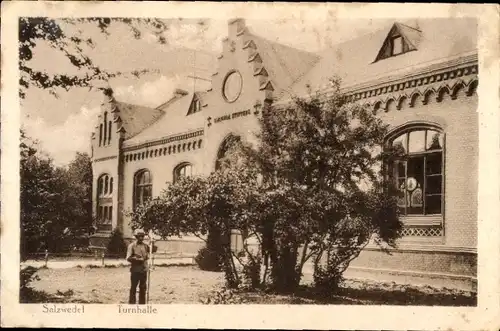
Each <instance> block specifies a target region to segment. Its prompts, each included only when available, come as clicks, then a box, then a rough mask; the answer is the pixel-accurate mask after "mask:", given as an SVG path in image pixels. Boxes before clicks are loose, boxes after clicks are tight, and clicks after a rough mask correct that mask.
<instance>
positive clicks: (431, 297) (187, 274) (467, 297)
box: [31, 265, 477, 306]
mask: <svg viewBox="0 0 500 331" xmlns="http://www.w3.org/2000/svg"><path fill="white" fill-rule="evenodd" d="M37 275H38V276H39V278H40V280H38V281H34V282H33V283H32V284H31V286H32V287H33V288H34V289H35V290H37V291H44V292H46V293H47V294H48V295H49V296H50V299H49V300H48V301H49V302H54V301H57V302H86V303H107V304H113V303H114V304H116V303H126V302H127V299H128V286H129V284H130V274H129V271H128V268H127V267H123V266H109V267H89V266H87V267H73V268H67V269H46V268H45V269H44V268H42V269H39V270H38V272H37ZM311 282H312V275H309V274H306V275H304V278H303V286H302V287H301V289H300V290H299V291H298V292H297V293H295V294H294V295H275V294H269V293H264V292H258V293H233V292H231V293H227V292H226V291H223V292H221V289H222V288H223V285H224V275H223V274H222V273H217V272H208V271H202V270H200V269H198V268H197V267H196V266H192V265H190V266H164V267H156V268H155V270H154V271H152V273H151V291H150V301H151V303H156V304H169V303H176V304H189V303H191V304H195V303H201V302H207V298H208V297H211V298H216V297H218V298H219V300H213V299H212V300H211V301H210V302H211V303H256V304H392V305H445V306H474V305H476V304H477V303H476V302H477V299H476V293H475V292H468V291H460V290H452V289H446V288H440V289H438V288H433V287H430V286H410V285H398V284H396V283H383V282H382V283H381V282H373V281H366V280H364V281H362V280H348V281H346V283H345V285H344V286H343V287H342V289H341V290H340V292H339V294H338V295H337V296H335V297H333V298H321V294H318V293H314V291H313V290H312V289H311V287H310V286H308V285H310V284H311ZM221 293H222V294H221ZM221 297H225V298H226V299H224V300H222V301H221V300H220V298H221Z"/></svg>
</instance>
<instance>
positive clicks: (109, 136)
mask: <svg viewBox="0 0 500 331" xmlns="http://www.w3.org/2000/svg"><path fill="white" fill-rule="evenodd" d="M111 125H112V124H111V121H109V122H108V145H109V144H111Z"/></svg>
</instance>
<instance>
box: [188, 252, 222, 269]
mask: <svg viewBox="0 0 500 331" xmlns="http://www.w3.org/2000/svg"><path fill="white" fill-rule="evenodd" d="M194 260H195V262H196V264H197V265H198V267H199V268H200V269H201V270H205V271H221V270H222V268H221V261H220V260H221V259H220V255H219V254H218V253H217V252H216V251H213V250H211V249H210V248H208V247H203V248H201V249H200V250H199V251H198V254H197V255H196V257H195V258H194Z"/></svg>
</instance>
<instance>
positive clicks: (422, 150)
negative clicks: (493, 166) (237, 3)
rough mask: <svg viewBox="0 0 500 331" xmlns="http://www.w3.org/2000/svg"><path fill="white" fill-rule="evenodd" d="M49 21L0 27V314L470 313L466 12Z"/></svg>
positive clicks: (475, 202)
mask: <svg viewBox="0 0 500 331" xmlns="http://www.w3.org/2000/svg"><path fill="white" fill-rule="evenodd" d="M123 5H125V4H123ZM62 13H63V12H62V11H61V15H57V16H54V15H45V16H44V15H20V16H19V17H17V18H16V22H17V23H16V24H17V29H18V32H17V35H18V40H17V46H18V49H17V51H16V52H17V54H18V59H17V61H18V62H17V63H18V68H17V69H16V70H17V75H18V82H19V83H18V85H17V90H18V95H17V96H16V98H17V100H19V111H20V114H19V127H18V128H17V129H16V130H17V131H18V132H19V139H20V140H19V149H18V152H19V156H18V158H19V159H18V160H19V163H18V165H17V164H14V163H13V164H12V165H11V166H13V167H14V166H15V167H17V168H18V169H19V170H18V171H19V246H18V247H19V251H18V253H19V254H18V258H19V261H18V267H19V269H18V272H19V277H18V278H19V292H18V298H19V301H18V302H17V303H16V304H22V305H24V304H28V305H30V306H31V305H33V304H38V305H41V307H42V308H41V310H40V312H42V313H46V314H56V315H57V314H60V313H72V314H80V313H81V314H84V313H85V310H88V309H89V307H90V306H88V305H94V304H112V305H116V306H117V309H116V312H117V313H119V314H129V315H134V314H143V315H148V314H150V315H154V314H157V309H158V308H157V307H158V306H157V305H165V304H190V305H197V306H200V307H203V306H207V305H209V306H210V305H242V306H246V305H269V306H271V305H296V306H297V305H298V306H301V305H304V306H305V305H315V306H326V305H328V306H332V305H333V306H335V305H338V306H344V305H347V306H358V305H359V306H387V307H394V306H400V307H407V306H422V307H436V306H441V307H470V308H474V307H476V308H477V307H478V288H479V287H481V281H478V231H479V219H480V217H479V214H478V213H479V198H478V196H479V193H480V192H479V190H480V188H479V173H480V153H479V149H480V126H481V123H480V119H479V112H478V105H479V103H480V101H479V97H478V86H479V76H481V69H480V68H481V63H480V57H479V53H480V40H479V36H480V32H479V29H480V27H479V26H480V22H479V19H478V17H476V16H474V15H449V16H447V17H446V16H443V17H428V16H425V15H418V14H417V13H416V14H415V15H414V16H412V17H409V16H404V17H399V15H396V14H395V15H392V16H391V11H390V10H388V11H386V14H385V16H384V17H381V16H380V15H374V16H373V17H355V16H353V17H352V18H351V17H345V16H343V17H338V12H337V11H335V10H330V11H326V10H325V11H324V15H323V17H321V18H320V19H314V18H313V16H311V17H309V19H305V18H304V17H301V16H300V15H291V16H283V17H280V16H278V15H275V16H274V17H272V18H269V17H266V18H259V17H258V16H255V15H244V14H241V15H231V16H228V17H217V16H216V15H209V13H204V12H202V11H197V12H196V14H197V17H192V16H191V15H186V17H182V16H178V17H175V18H174V17H163V15H158V16H157V17H156V16H143V15H144V14H141V15H137V16H134V15H133V12H128V13H127V15H103V14H99V12H98V11H97V10H94V14H93V15H88V14H85V15H81V16H78V14H76V12H74V13H73V14H71V15H64V14H62ZM87 13H88V12H87ZM212 16H213V17H212ZM2 21H4V19H3V17H2ZM3 29H4V26H2V30H3ZM2 52H3V51H2ZM2 64H4V63H2ZM3 70H4V66H2V71H3ZM11 70H12V69H11ZM14 81H15V80H12V81H9V83H10V84H12V83H13V82H14ZM4 83H5V82H4V76H3V75H2V84H4ZM481 84H483V82H481ZM2 97H3V96H2ZM2 108H3V107H2ZM2 115H3V114H2ZM2 118H3V117H2ZM2 124H3V123H2ZM11 132H12V131H11ZM6 138H7V137H5V136H4V132H3V131H2V141H3V140H4V139H6ZM7 139H8V138H7ZM11 139H17V138H11ZM496 148H498V146H496ZM495 153H496V151H495ZM13 160H16V159H13ZM483 162H484V161H483ZM4 164H5V163H3V162H2V170H3V167H4ZM3 178H4V173H2V179H3ZM2 185H3V182H2ZM4 193H5V190H3V191H2V202H3V200H4ZM13 197H14V196H12V198H13ZM3 210H4V205H3V204H2V211H3ZM3 215H4V214H2V218H3ZM3 227H4V226H3V224H2V228H3ZM2 241H4V238H2ZM16 245H17V242H16ZM4 246H5V245H4ZM3 251H4V253H5V247H4V249H3ZM13 252H14V253H17V252H15V251H13ZM9 253H11V252H9ZM2 255H4V254H2ZM4 257H5V256H2V258H4ZM495 263H497V262H495ZM2 269H4V268H2ZM2 283H4V278H3V277H2ZM3 291H4V290H2V292H3ZM2 310H3V309H2Z"/></svg>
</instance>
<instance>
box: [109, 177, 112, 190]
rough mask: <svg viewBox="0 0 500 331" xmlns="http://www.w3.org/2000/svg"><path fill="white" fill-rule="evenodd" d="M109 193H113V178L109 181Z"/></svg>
mask: <svg viewBox="0 0 500 331" xmlns="http://www.w3.org/2000/svg"><path fill="white" fill-rule="evenodd" d="M109 193H110V194H111V193H113V177H111V179H110V180H109Z"/></svg>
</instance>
